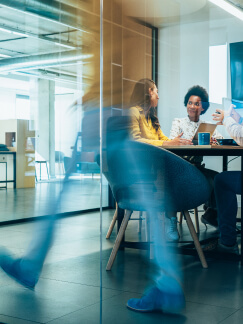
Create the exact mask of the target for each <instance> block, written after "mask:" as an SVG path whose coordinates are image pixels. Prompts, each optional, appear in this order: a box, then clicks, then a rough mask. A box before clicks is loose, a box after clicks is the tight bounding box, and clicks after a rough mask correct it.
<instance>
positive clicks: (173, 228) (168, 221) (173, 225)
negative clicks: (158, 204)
mask: <svg viewBox="0 0 243 324" xmlns="http://www.w3.org/2000/svg"><path fill="white" fill-rule="evenodd" d="M177 223H178V222H177V217H171V218H167V217H165V234H166V239H167V240H168V241H172V242H178V241H179V238H180V237H179V233H178V230H177Z"/></svg>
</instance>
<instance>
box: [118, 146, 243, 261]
mask: <svg viewBox="0 0 243 324" xmlns="http://www.w3.org/2000/svg"><path fill="white" fill-rule="evenodd" d="M163 148H164V149H166V150H168V151H170V152H172V153H174V154H176V155H178V156H204V157H206V156H219V157H222V169H221V170H217V171H219V172H221V171H227V168H228V157H230V156H234V157H236V156H238V157H240V160H241V162H240V170H239V171H241V172H242V171H243V147H240V146H228V145H186V146H166V147H163ZM241 187H242V188H243V172H242V173H241ZM123 216H124V211H123V210H122V209H120V208H119V209H118V218H117V220H118V227H117V228H118V231H119V228H120V225H121V222H122V219H123ZM240 223H241V228H242V229H243V195H241V218H240ZM240 237H241V242H243V231H240ZM212 239H213V238H212V237H211V238H209V239H207V240H204V241H200V242H201V243H206V242H207V241H209V240H212ZM124 247H131V248H140V249H141V248H142V249H147V248H148V247H147V244H146V242H139V243H134V242H127V241H125V239H123V241H122V243H121V249H123V248H124ZM190 247H191V248H190ZM193 247H194V246H193V244H192V243H191V244H190V243H189V244H188V245H187V247H182V248H180V249H179V250H180V251H181V253H183V254H189V255H196V251H195V249H194V248H193ZM180 251H179V252H180ZM205 255H206V257H207V256H209V257H210V256H212V257H216V258H223V259H229V260H236V261H241V264H243V253H242V252H241V254H240V255H239V256H237V255H226V254H225V253H224V254H222V255H220V254H219V253H215V252H205Z"/></svg>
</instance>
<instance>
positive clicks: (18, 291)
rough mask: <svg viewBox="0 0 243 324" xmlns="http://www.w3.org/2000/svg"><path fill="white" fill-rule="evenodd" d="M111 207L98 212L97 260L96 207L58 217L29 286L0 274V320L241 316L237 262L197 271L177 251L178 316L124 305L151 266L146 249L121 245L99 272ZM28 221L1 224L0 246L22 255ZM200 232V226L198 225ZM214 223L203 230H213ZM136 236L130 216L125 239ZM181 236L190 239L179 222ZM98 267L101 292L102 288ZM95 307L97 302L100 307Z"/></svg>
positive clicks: (231, 319)
mask: <svg viewBox="0 0 243 324" xmlns="http://www.w3.org/2000/svg"><path fill="white" fill-rule="evenodd" d="M112 214H113V211H105V212H103V235H102V237H103V240H102V243H103V252H102V258H101V261H100V251H99V249H100V236H99V231H100V227H99V219H100V216H99V213H87V214H82V215H80V216H75V217H69V218H65V219H62V220H61V221H60V223H59V225H58V230H57V235H56V240H55V243H54V245H53V247H52V249H51V251H50V254H49V255H48V258H47V260H46V263H45V266H44V269H43V272H42V274H41V278H40V280H39V282H38V284H37V286H36V289H35V291H29V290H28V289H26V288H23V287H22V286H20V285H18V284H17V283H15V282H14V281H12V280H11V279H10V278H8V277H7V276H6V275H5V274H4V273H3V272H0V322H1V323H7V324H23V323H51V324H80V323H84V324H86V323H87V324H89V323H91V324H93V323H99V321H100V309H102V320H103V323H105V324H113V323H116V324H125V323H126V324H130V323H131V324H133V323H139V324H143V323H146V324H147V323H155V324H156V323H166V324H167V323H168V324H171V323H173V324H182V323H186V324H189V323H190V324H216V323H223V324H228V323H230V324H234V323H237V324H238V323H242V322H243V268H241V266H240V265H239V264H238V263H233V262H223V261H218V260H217V261H216V260H209V268H208V269H203V268H202V267H201V264H200V262H199V260H198V259H197V258H196V257H192V256H184V255H183V256H179V255H177V257H180V258H181V259H182V271H183V273H184V291H185V295H186V301H187V305H186V309H185V311H183V313H182V314H181V315H174V316H173V315H165V314H162V313H150V314H140V313H136V312H132V311H130V310H128V309H127V308H126V302H127V300H128V299H129V298H131V297H136V296H141V294H142V293H143V291H144V289H145V288H146V287H147V286H149V285H150V284H151V277H152V275H153V274H154V273H155V271H156V269H155V267H154V266H153V265H152V263H151V262H150V261H149V259H148V258H147V255H146V253H145V252H144V251H141V250H132V249H126V250H125V251H124V252H123V251H120V252H119V253H118V257H117V258H116V260H115V263H114V266H113V268H112V270H111V271H110V272H107V271H106V270H105V267H106V263H107V260H108V257H109V254H110V251H111V248H112V246H113V243H114V239H115V233H113V234H112V236H111V239H110V240H106V239H105V232H106V230H107V228H108V225H109V223H110V221H111V218H112ZM34 225H35V224H34V223H24V224H17V225H8V226H3V227H0V245H4V246H6V247H8V248H9V249H10V250H11V251H12V252H13V253H15V254H16V255H21V254H22V253H23V252H24V251H25V249H26V247H27V246H28V243H29V240H30V239H31V235H32V231H33V226H34ZM201 231H202V235H201V236H204V235H205V228H204V227H203V226H201ZM213 233H214V230H213V228H211V229H208V234H213ZM129 236H130V237H133V238H134V239H135V240H136V239H137V237H138V234H137V222H136V221H134V222H129V227H128V229H127V237H129ZM183 237H184V238H187V237H188V231H187V228H186V225H185V224H183ZM100 270H102V286H103V287H102V296H101V294H100V292H101V290H100V283H101V280H100ZM100 306H101V308H100Z"/></svg>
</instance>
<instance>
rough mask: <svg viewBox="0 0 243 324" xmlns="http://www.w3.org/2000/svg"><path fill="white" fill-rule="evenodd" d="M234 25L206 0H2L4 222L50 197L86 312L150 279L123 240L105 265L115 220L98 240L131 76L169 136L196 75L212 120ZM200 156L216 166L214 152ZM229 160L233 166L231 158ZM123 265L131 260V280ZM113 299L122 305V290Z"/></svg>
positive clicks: (48, 208)
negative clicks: (107, 166) (152, 101)
mask: <svg viewBox="0 0 243 324" xmlns="http://www.w3.org/2000/svg"><path fill="white" fill-rule="evenodd" d="M230 2H234V1H230ZM237 3H238V2H237ZM238 7H240V5H239V4H238ZM240 10H241V9H240ZM241 31H242V21H241V20H239V19H238V18H236V17H234V16H232V15H231V14H229V13H227V12H226V11H225V10H224V9H222V8H219V7H218V6H216V5H215V4H213V3H212V2H211V1H207V0H195V1H189V0H188V1H176V0H175V1H171V0H166V1H161V0H133V1H128V0H60V1H38V0H33V1H31V2H28V5H27V2H26V1H25V0H20V1H19V0H18V1H17V0H12V1H10V2H9V3H8V2H6V1H3V0H0V101H1V107H0V112H1V113H0V148H1V151H0V153H1V155H0V159H1V163H0V187H1V188H0V202H1V206H2V209H1V210H2V213H1V218H0V224H1V225H4V224H6V223H9V222H10V223H11V222H16V221H23V220H30V219H33V218H38V217H39V216H47V215H49V214H51V213H53V208H54V207H55V208H54V209H55V210H54V212H55V213H57V214H61V216H67V217H66V218H65V220H64V225H62V223H60V225H58V229H59V230H60V235H61V236H60V237H59V236H58V235H59V234H57V236H58V238H57V241H58V242H59V241H60V240H62V239H63V238H62V234H63V231H64V227H65V229H66V228H68V229H69V230H70V232H71V236H72V240H73V241H76V243H77V247H78V249H80V255H79V256H78V258H77V260H76V259H75V258H74V251H71V252H70V251H69V250H68V248H69V247H70V245H69V243H70V242H71V239H67V238H65V240H67V242H65V244H64V246H62V249H63V250H62V249H61V248H60V247H56V246H55V245H54V251H55V253H56V252H57V254H58V257H57V256H55V257H57V258H58V261H60V260H63V259H65V257H66V255H68V257H67V260H68V261H67V262H69V265H71V267H72V266H73V267H74V269H75V267H76V264H77V262H80V273H79V271H78V275H77V274H76V272H75V273H74V271H73V272H72V274H73V275H74V279H73V280H74V282H75V283H79V284H81V285H87V287H88V288H87V291H86V292H85V294H87V296H88V295H89V293H90V292H91V295H92V294H95V295H97V296H98V297H97V296H96V297H95V300H94V301H93V299H92V301H93V306H92V307H93V308H92V311H91V312H90V316H88V317H85V318H87V323H88V322H90V323H98V322H102V320H103V321H104V323H108V319H107V318H108V317H107V313H102V309H103V306H104V305H102V301H103V300H105V299H109V298H111V297H112V296H114V295H115V294H116V295H119V294H120V293H121V291H122V292H126V291H129V290H131V291H134V292H136V293H142V292H143V289H144V288H145V284H147V283H148V284H149V283H150V281H151V280H150V278H149V279H148V276H147V273H145V271H140V269H141V267H140V265H141V263H143V265H144V264H145V268H146V262H147V261H145V259H146V255H145V254H144V251H141V250H138V251H136V252H134V251H133V250H131V249H130V250H125V253H124V252H122V251H121V257H120V258H119V255H118V261H117V263H116V264H115V269H114V271H113V272H106V271H105V268H106V263H107V261H108V258H109V255H110V252H111V249H112V247H113V244H114V241H115V238H116V229H114V230H113V232H112V234H111V236H110V239H109V240H106V239H105V236H106V232H107V230H108V228H109V226H110V223H111V221H112V218H113V215H114V212H115V202H114V199H113V196H112V193H111V191H110V189H109V185H108V182H107V180H106V178H105V177H104V176H102V174H101V167H103V166H104V163H103V162H104V161H103V160H102V154H101V151H102V150H101V148H100V143H102V149H103V150H104V149H105V145H106V136H105V135H106V126H107V121H108V119H109V118H110V117H112V116H122V115H127V110H128V109H129V108H130V97H131V94H132V91H133V89H134V86H135V84H136V83H137V82H138V81H139V80H140V79H143V78H148V79H153V80H154V81H155V82H156V84H157V87H158V90H159V97H160V99H159V103H158V107H157V115H158V118H159V122H160V125H161V129H162V130H163V133H164V134H165V135H166V136H168V137H169V136H170V129H171V125H172V121H173V120H174V118H186V117H187V110H186V108H185V106H184V96H185V94H186V92H187V90H188V89H189V88H190V87H192V86H194V85H200V86H202V87H204V88H205V89H206V90H207V92H208V93H209V95H210V98H211V101H212V102H211V105H210V109H209V110H208V111H207V113H206V114H205V115H204V116H203V117H204V118H203V119H204V120H209V121H211V122H212V118H211V114H212V113H213V112H214V111H215V109H216V108H223V109H225V108H227V107H224V105H223V100H222V98H223V97H228V98H229V99H231V70H230V64H236V63H235V62H231V57H230V50H229V44H230V43H242V42H243V39H242V38H243V36H242V32H241ZM219 56H220V59H219V58H218V57H219ZM242 62H243V59H242ZM242 62H240V63H239V62H238V63H239V64H238V65H237V66H238V69H237V66H236V65H235V69H236V72H237V73H238V72H239V73H241V72H242V71H241V70H242V69H241V68H242ZM239 80H241V81H242V80H243V78H242V75H241V74H240V76H238V81H239ZM239 89H240V88H239V87H238V90H239ZM239 91H240V90H239ZM224 102H226V101H224ZM227 102H228V101H227ZM101 126H102V131H100V127H101ZM218 130H219V131H220V132H221V133H222V135H224V136H225V137H229V136H228V135H227V134H226V133H225V130H224V129H223V127H222V126H221V127H220V126H219V127H218ZM6 148H7V150H8V151H6ZM117 150H119V147H118V148H117ZM204 161H205V162H206V165H207V167H208V168H211V169H215V170H216V171H221V170H219V169H218V165H219V161H218V159H217V158H206V159H204ZM138 163H139V162H138ZM233 163H234V164H230V165H229V169H232V170H233V169H239V165H238V162H237V160H236V161H235V162H233ZM117 172H119V170H117ZM6 180H8V182H6ZM53 206H54V207H53ZM81 213H82V215H83V216H82V217H73V216H74V215H77V216H79V215H80V214H81ZM134 215H135V218H136V215H138V212H136V211H134ZM144 223H145V222H144V221H142V227H141V231H140V230H139V231H138V230H137V221H134V222H129V224H128V230H127V232H126V235H127V237H128V238H129V239H131V240H132V241H139V240H142V241H143V240H145V236H146V235H145V224H144ZM140 224H141V223H140ZM69 240H70V241H69ZM59 249H60V250H59ZM71 249H72V248H71ZM63 251H64V253H63ZM72 253H73V254H72ZM76 257H77V256H76ZM85 257H86V258H87V259H88V261H87V259H85ZM84 260H85V261H84ZM146 260H147V259H146ZM131 265H132V266H131ZM130 266H131V268H129V267H130ZM146 269H148V267H147V268H146ZM129 271H132V272H134V271H137V276H136V280H135V283H133V284H134V286H131V285H132V284H131V282H130V281H129ZM58 275H59V274H57V276H58ZM139 287H142V288H139ZM92 289H94V291H93V290H92ZM91 290H92V291H91ZM125 295H126V298H130V297H134V296H133V294H131V296H130V295H129V294H128V293H126V294H125ZM128 295H129V296H128ZM82 302H85V301H84V300H82ZM114 305H115V306H114V307H116V306H117V307H118V308H119V311H120V312H121V313H122V314H123V313H124V312H125V311H126V310H125V308H124V298H121V299H116V301H115V302H114ZM104 307H105V308H104V309H107V302H106V304H105V306H104ZM85 316H86V315H85ZM114 318H115V317H114ZM116 320H117V318H116ZM127 321H129V320H127ZM117 322H118V323H121V322H119V319H118V320H117ZM123 322H125V320H124V321H123ZM74 323H79V321H78V319H77V321H76V322H75V319H74Z"/></svg>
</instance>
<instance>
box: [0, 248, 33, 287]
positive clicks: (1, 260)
mask: <svg viewBox="0 0 243 324" xmlns="http://www.w3.org/2000/svg"><path fill="white" fill-rule="evenodd" d="M21 262H22V259H14V258H13V257H12V256H11V255H9V253H8V252H7V251H6V250H5V249H1V251H0V266H1V268H2V269H3V271H4V272H6V274H7V275H8V276H10V277H11V278H13V279H14V280H15V281H17V282H18V283H20V284H21V285H22V286H24V287H26V288H29V289H34V288H35V285H36V283H37V281H38V279H39V277H38V276H35V275H34V273H33V272H31V271H23V269H22V267H21Z"/></svg>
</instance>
